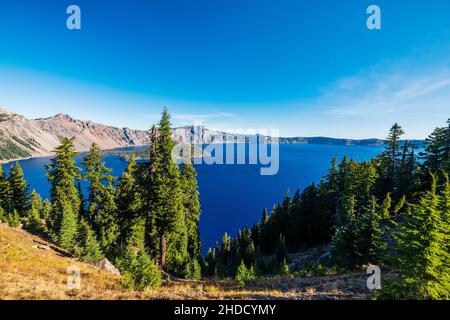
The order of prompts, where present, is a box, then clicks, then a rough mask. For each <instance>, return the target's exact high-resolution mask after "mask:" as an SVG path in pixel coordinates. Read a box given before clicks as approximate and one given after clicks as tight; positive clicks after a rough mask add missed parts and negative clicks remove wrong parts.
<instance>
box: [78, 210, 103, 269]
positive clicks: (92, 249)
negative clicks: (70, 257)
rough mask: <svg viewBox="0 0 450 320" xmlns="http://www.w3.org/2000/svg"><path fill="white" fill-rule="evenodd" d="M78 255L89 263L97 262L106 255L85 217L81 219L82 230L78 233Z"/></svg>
mask: <svg viewBox="0 0 450 320" xmlns="http://www.w3.org/2000/svg"><path fill="white" fill-rule="evenodd" d="M78 245H79V247H78V248H77V250H76V254H77V256H79V257H80V258H82V259H83V260H84V261H86V262H88V263H96V262H99V261H100V260H101V259H103V257H104V255H103V253H102V251H101V249H100V244H99V243H98V241H97V238H96V236H95V233H94V231H92V229H91V228H90V226H89V224H88V223H87V221H86V220H85V219H82V220H81V224H80V231H79V234H78Z"/></svg>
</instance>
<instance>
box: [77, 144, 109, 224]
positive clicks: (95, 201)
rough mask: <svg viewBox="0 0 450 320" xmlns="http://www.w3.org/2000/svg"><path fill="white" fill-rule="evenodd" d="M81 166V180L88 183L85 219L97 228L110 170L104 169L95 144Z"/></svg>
mask: <svg viewBox="0 0 450 320" xmlns="http://www.w3.org/2000/svg"><path fill="white" fill-rule="evenodd" d="M82 165H83V166H84V168H85V173H84V174H83V178H84V179H85V180H86V181H88V183H89V187H88V194H89V195H88V198H87V203H88V204H89V205H88V210H87V217H88V221H89V222H90V223H91V224H92V225H95V226H96V228H97V227H98V221H97V218H98V217H97V216H98V215H99V211H100V210H101V207H102V204H103V201H104V196H105V195H104V194H105V192H106V191H105V189H106V186H105V182H106V181H107V179H108V177H109V174H110V173H111V171H112V170H111V169H109V168H106V166H105V163H104V162H103V161H102V154H101V150H100V148H99V147H98V145H97V144H95V143H93V144H92V145H91V148H90V150H89V154H88V155H87V156H86V157H85V158H84V159H83V162H82Z"/></svg>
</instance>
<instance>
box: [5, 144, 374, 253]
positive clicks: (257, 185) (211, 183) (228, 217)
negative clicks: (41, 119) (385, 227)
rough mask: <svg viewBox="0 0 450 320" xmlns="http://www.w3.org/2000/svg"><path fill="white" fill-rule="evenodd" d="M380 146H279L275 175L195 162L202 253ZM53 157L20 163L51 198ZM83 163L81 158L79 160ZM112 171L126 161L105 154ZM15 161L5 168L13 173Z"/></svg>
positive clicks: (28, 177) (256, 169)
mask: <svg viewBox="0 0 450 320" xmlns="http://www.w3.org/2000/svg"><path fill="white" fill-rule="evenodd" d="M381 151H382V148H381V147H366V146H333V145H300V144H297V145H280V167H279V172H278V174H277V175H274V176H261V175H260V168H261V166H260V165H249V164H245V165H238V164H234V165H206V164H200V165H196V169H197V172H198V183H199V189H200V201H201V205H202V212H203V213H202V216H201V219H200V232H201V237H202V240H203V251H204V252H206V250H207V248H208V247H210V246H214V244H215V242H216V241H218V240H220V239H221V238H222V236H223V234H224V233H225V232H228V233H229V234H231V235H233V236H234V235H235V234H236V232H237V230H238V228H240V227H242V226H243V225H249V226H250V225H252V224H253V223H254V222H255V221H256V220H257V219H260V217H261V214H262V210H263V208H268V209H270V208H272V206H273V205H274V204H275V203H276V202H280V201H282V199H283V197H284V194H285V193H286V191H287V190H290V191H291V193H294V192H295V190H296V189H298V188H301V189H302V188H305V187H306V186H308V185H309V184H310V183H311V182H318V181H319V180H320V178H321V177H322V176H324V175H325V174H326V172H327V170H328V169H329V167H330V162H331V159H332V158H333V157H334V156H337V157H338V158H340V159H341V158H342V157H344V156H347V157H349V158H353V159H355V160H358V161H363V160H367V159H370V158H373V157H374V156H376V155H377V154H379V153H380V152H381ZM49 159H50V158H34V159H27V160H22V161H20V164H21V166H22V168H23V170H24V174H25V178H26V180H27V182H28V183H29V185H30V190H32V189H35V190H36V191H37V192H39V193H40V194H41V195H42V197H43V198H46V197H48V193H49V185H48V182H47V177H46V176H45V172H46V171H45V167H44V166H45V165H46V164H48V163H49ZM77 160H78V163H79V162H80V161H81V157H79V158H78V159H77ZM104 160H105V162H106V165H107V166H108V167H110V168H112V169H113V174H114V175H116V176H120V175H121V173H122V172H123V170H124V169H125V167H126V165H127V163H126V162H125V161H123V160H122V159H121V158H120V157H119V156H117V155H107V156H105V157H104ZM10 166H11V164H5V165H4V166H3V168H4V170H5V172H8V171H9V168H10Z"/></svg>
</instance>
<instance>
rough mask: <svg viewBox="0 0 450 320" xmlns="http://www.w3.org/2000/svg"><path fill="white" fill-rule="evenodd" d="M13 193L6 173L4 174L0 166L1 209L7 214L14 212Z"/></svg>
mask: <svg viewBox="0 0 450 320" xmlns="http://www.w3.org/2000/svg"><path fill="white" fill-rule="evenodd" d="M11 198H12V192H11V186H10V184H9V181H8V179H7V177H6V176H5V173H4V172H3V167H2V166H1V165H0V208H3V209H4V210H5V212H11V211H12V199H11Z"/></svg>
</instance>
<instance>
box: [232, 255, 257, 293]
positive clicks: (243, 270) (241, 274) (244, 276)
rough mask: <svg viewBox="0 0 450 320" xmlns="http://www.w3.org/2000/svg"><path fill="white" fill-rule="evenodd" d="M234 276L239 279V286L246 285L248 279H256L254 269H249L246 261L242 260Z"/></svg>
mask: <svg viewBox="0 0 450 320" xmlns="http://www.w3.org/2000/svg"><path fill="white" fill-rule="evenodd" d="M234 278H235V279H236V280H237V282H238V284H239V286H241V287H244V286H245V283H246V282H247V281H250V280H253V279H255V274H254V269H253V268H252V269H251V270H249V269H248V268H247V266H246V265H245V263H244V261H241V263H240V264H239V266H238V267H237V269H236V275H235V276H234Z"/></svg>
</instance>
